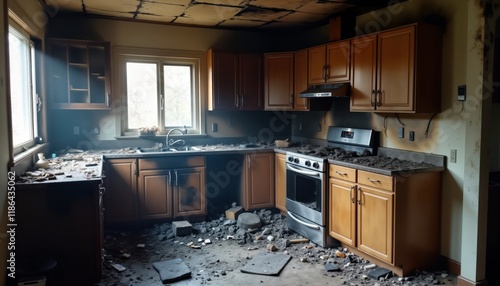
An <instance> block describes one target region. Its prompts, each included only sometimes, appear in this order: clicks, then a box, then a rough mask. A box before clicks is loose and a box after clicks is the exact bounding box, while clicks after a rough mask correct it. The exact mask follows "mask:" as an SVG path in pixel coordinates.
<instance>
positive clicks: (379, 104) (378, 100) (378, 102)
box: [375, 89, 382, 106]
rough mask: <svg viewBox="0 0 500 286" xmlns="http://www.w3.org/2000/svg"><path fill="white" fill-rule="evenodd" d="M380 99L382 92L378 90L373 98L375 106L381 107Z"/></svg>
mask: <svg viewBox="0 0 500 286" xmlns="http://www.w3.org/2000/svg"><path fill="white" fill-rule="evenodd" d="M381 97H382V91H381V90H380V89H379V90H378V91H377V96H376V97H375V101H376V102H377V106H381V105H382V102H381Z"/></svg>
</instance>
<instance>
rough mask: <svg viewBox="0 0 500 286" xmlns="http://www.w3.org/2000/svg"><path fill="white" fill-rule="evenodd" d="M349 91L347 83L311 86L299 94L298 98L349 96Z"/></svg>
mask: <svg viewBox="0 0 500 286" xmlns="http://www.w3.org/2000/svg"><path fill="white" fill-rule="evenodd" d="M349 90H350V84H349V83H348V82H345V83H334V84H321V85H312V86H310V87H309V88H308V89H306V90H304V91H303V92H301V93H300V95H299V97H306V98H317V97H340V96H349Z"/></svg>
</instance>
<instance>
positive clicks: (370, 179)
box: [358, 170, 393, 192]
mask: <svg viewBox="0 0 500 286" xmlns="http://www.w3.org/2000/svg"><path fill="white" fill-rule="evenodd" d="M358 183H359V184H363V185H366V186H370V187H374V188H378V189H383V190H387V191H391V192H392V190H393V189H392V188H393V177H391V176H384V175H380V174H375V173H371V172H365V171H361V170H358Z"/></svg>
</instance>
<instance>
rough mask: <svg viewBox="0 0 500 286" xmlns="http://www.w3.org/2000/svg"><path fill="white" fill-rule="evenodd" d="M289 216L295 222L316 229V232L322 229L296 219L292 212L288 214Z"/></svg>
mask: <svg viewBox="0 0 500 286" xmlns="http://www.w3.org/2000/svg"><path fill="white" fill-rule="evenodd" d="M287 214H288V216H290V218H292V219H293V220H294V221H296V222H298V223H300V224H301V225H303V226H307V227H309V228H312V229H316V230H319V229H320V227H319V226H317V225H315V224H312V223H307V222H303V221H302V220H300V219H298V218H296V217H295V216H294V215H293V214H292V213H291V212H287Z"/></svg>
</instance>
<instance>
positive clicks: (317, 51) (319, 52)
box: [307, 45, 326, 85]
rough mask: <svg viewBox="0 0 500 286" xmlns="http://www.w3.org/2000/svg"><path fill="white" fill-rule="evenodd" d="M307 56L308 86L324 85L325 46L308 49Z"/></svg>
mask: <svg viewBox="0 0 500 286" xmlns="http://www.w3.org/2000/svg"><path fill="white" fill-rule="evenodd" d="M307 54H308V56H307V57H308V61H309V62H308V69H307V70H308V78H309V80H308V83H309V85H311V84H322V83H325V76H326V70H325V64H326V46H324V45H323V46H319V47H314V48H310V49H308V51H307Z"/></svg>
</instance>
